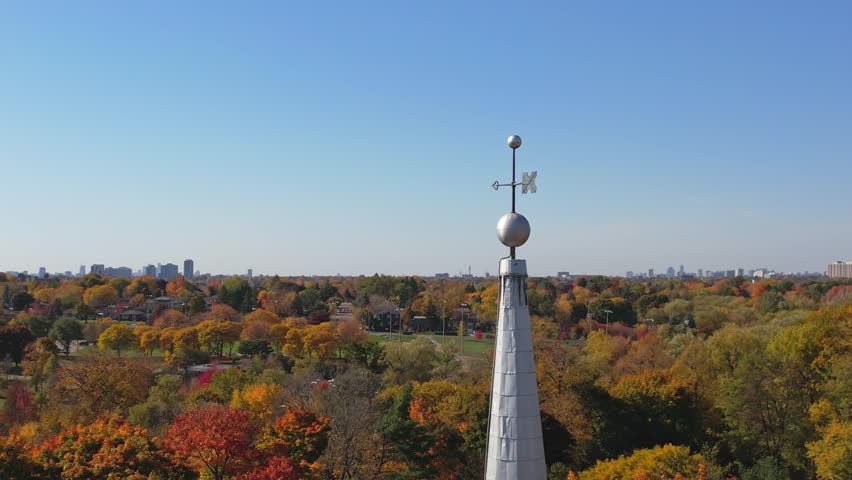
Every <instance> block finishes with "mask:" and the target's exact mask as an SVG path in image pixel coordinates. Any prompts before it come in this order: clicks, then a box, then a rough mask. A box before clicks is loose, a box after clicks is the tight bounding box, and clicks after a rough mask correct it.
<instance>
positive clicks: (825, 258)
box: [0, 1, 852, 274]
mask: <svg viewBox="0 0 852 480" xmlns="http://www.w3.org/2000/svg"><path fill="white" fill-rule="evenodd" d="M415 3H417V5H415ZM698 3H701V4H700V5H699V4H696V2H584V3H583V4H579V3H574V2H553V3H538V2H534V3H528V2H511V3H498V2H493V1H489V2H477V3H472V2H386V3H385V2H382V3H378V2H212V1H198V2H185V1H182V2H171V1H162V2H158V1H147V2H135V4H131V2H107V1H104V2H86V1H83V2H64V1H63V2H47V1H44V2H24V1H18V2H4V3H3V4H2V6H0V188H1V189H2V198H3V203H2V208H0V212H2V218H3V227H2V235H0V270H24V269H27V270H30V271H34V270H37V268H38V267H39V266H46V267H47V268H48V270H49V271H64V270H73V271H76V270H77V267H78V266H79V265H80V264H86V265H89V264H92V263H105V264H107V265H112V266H119V265H127V266H131V267H133V268H134V269H137V268H139V267H140V266H141V265H142V264H145V263H157V262H162V263H166V262H174V263H180V262H182V261H183V259H184V258H194V259H195V261H196V266H197V268H199V269H200V270H202V271H204V272H209V271H213V272H225V273H230V272H234V273H241V272H244V271H245V269H246V268H249V267H252V268H254V271H255V272H256V273H281V274H334V273H338V272H340V273H343V274H360V273H365V274H370V273H373V272H384V273H393V274H403V273H417V274H433V273H435V272H444V271H448V272H453V273H458V271H459V270H460V269H461V268H465V269H466V268H467V265H469V264H470V265H472V266H473V270H474V271H475V272H483V271H490V272H492V273H494V271H495V270H496V263H497V258H498V257H500V256H502V255H504V254H505V253H504V252H505V249H504V248H503V247H502V246H501V245H500V244H499V243H498V241H497V239H496V237H495V233H494V227H495V224H496V221H497V219H498V218H499V217H500V215H502V214H503V213H504V212H505V211H506V210H507V209H508V207H509V198H508V193H507V192H505V191H501V192H499V193H495V192H494V191H493V190H492V189H491V188H490V184H491V183H492V182H493V181H494V180H496V179H500V180H503V181H505V180H507V178H508V175H509V170H510V158H511V154H510V150H509V149H508V148H507V147H506V144H505V139H506V137H507V136H508V135H509V134H512V133H517V134H519V135H521V136H522V137H523V139H524V142H525V143H524V145H523V147H521V149H520V150H519V151H518V153H519V171H523V170H532V169H536V170H538V172H539V180H538V186H539V193H537V194H536V195H534V196H525V197H520V198H519V211H520V212H522V213H524V214H526V215H527V216H528V218H529V219H530V221H531V223H532V227H533V234H532V237H531V239H530V241H529V242H528V244H527V245H526V246H524V247H523V248H521V249H520V250H519V252H520V256H521V257H524V258H527V260H528V262H529V267H530V270H531V273H533V274H550V273H554V272H556V271H558V270H568V271H571V272H584V273H607V274H623V272H624V271H625V270H634V271H642V270H645V269H647V268H649V267H653V268H656V269H657V270H658V271H659V270H661V269H664V268H665V267H667V266H669V265H674V266H675V267H677V265H679V264H685V265H686V268H687V270H691V271H694V270H696V269H697V268H713V269H723V268H734V267H743V268H753V267H759V266H767V267H770V268H776V269H780V270H788V271H789V270H811V271H814V270H818V271H822V270H823V269H824V267H825V264H826V263H827V262H829V261H831V260H835V259H844V260H847V259H852V241H850V238H852V222H850V219H851V218H852V159H850V156H852V55H850V52H852V29H850V28H849V20H850V18H852V3H850V2H846V1H840V2H828V1H826V2H777V1H766V2H741V1H725V2H703V3H702V2H698Z"/></svg>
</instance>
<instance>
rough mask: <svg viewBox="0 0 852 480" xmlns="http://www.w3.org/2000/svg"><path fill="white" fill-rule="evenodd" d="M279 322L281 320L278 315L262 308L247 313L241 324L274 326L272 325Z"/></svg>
mask: <svg viewBox="0 0 852 480" xmlns="http://www.w3.org/2000/svg"><path fill="white" fill-rule="evenodd" d="M280 321H281V318H280V317H279V316H278V315H276V314H274V313H272V312H270V311H269V310H264V309H262V308H258V309H256V310H255V311H253V312H251V313H249V314H248V315H246V316H245V318H244V319H243V322H245V323H252V322H266V323H268V324H270V325H274V324H276V323H278V322H280Z"/></svg>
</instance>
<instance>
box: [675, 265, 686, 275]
mask: <svg viewBox="0 0 852 480" xmlns="http://www.w3.org/2000/svg"><path fill="white" fill-rule="evenodd" d="M685 274H686V271H685V270H684V269H683V265H681V266H680V268H679V269H678V270H677V276H678V277H682V276H684V275H685Z"/></svg>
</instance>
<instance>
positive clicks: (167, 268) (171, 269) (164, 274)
mask: <svg viewBox="0 0 852 480" xmlns="http://www.w3.org/2000/svg"><path fill="white" fill-rule="evenodd" d="M177 276H178V266H177V265H175V264H174V263H167V264H165V265H160V277H159V278H162V279H163V280H174V279H175V277H177Z"/></svg>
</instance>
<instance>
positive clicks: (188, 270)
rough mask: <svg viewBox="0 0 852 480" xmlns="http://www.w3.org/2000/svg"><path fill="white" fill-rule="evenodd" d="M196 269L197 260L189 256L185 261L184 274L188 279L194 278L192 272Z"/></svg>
mask: <svg viewBox="0 0 852 480" xmlns="http://www.w3.org/2000/svg"><path fill="white" fill-rule="evenodd" d="M194 271H195V262H193V261H192V260H191V259H189V258H187V259H186V260H184V261H183V276H184V278H186V279H187V280H188V279H190V278H192V272H194Z"/></svg>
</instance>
